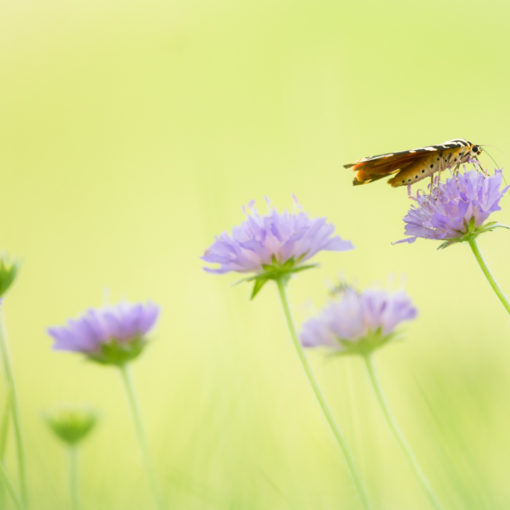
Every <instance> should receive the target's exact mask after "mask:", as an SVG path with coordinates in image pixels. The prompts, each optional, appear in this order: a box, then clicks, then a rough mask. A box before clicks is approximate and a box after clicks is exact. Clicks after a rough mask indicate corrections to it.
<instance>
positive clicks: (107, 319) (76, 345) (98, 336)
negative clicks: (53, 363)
mask: <svg viewBox="0 0 510 510" xmlns="http://www.w3.org/2000/svg"><path fill="white" fill-rule="evenodd" d="M158 315H159V307H158V306H156V305H155V304H154V303H151V302H150V301H149V302H147V303H136V304H130V303H125V302H123V303H119V304H117V305H114V306H106V307H104V308H99V309H92V308H91V309H89V310H87V312H85V314H84V315H82V316H81V317H80V318H78V319H70V320H69V321H68V322H67V324H66V325H65V326H55V327H52V328H49V329H48V333H49V334H50V335H51V336H52V337H53V338H54V340H55V343H54V344H53V348H54V349H57V350H65V351H76V352H82V353H84V354H93V353H97V352H98V351H99V350H100V348H101V345H102V344H103V343H107V342H111V341H116V342H118V343H121V344H122V343H129V342H130V341H132V340H135V339H139V338H143V337H144V336H145V335H146V334H147V333H148V332H149V331H150V329H151V328H152V327H153V326H154V324H155V323H156V320H157V318H158Z"/></svg>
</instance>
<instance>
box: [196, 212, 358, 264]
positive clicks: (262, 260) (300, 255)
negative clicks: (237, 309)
mask: <svg viewBox="0 0 510 510" xmlns="http://www.w3.org/2000/svg"><path fill="white" fill-rule="evenodd" d="M246 216H247V218H246V221H244V222H243V223H242V224H241V225H239V226H237V227H234V229H233V230H232V234H228V233H226V232H224V233H222V234H221V235H220V236H219V237H216V240H215V242H214V243H213V244H212V245H211V246H210V247H209V249H208V250H207V251H206V252H205V254H204V255H203V256H202V259H203V260H205V261H206V262H210V263H217V264H219V267H217V268H210V267H205V268H204V269H205V270H206V271H209V272H211V273H228V272H230V271H237V272H240V273H248V272H259V271H261V270H262V265H265V264H272V263H273V262H274V260H276V262H278V263H280V264H281V263H284V262H286V261H288V260H290V259H293V260H294V261H299V262H302V261H305V260H308V259H310V258H311V257H313V256H314V255H315V254H316V253H317V252H319V251H322V250H328V251H344V250H351V249H353V245H352V243H351V242H350V241H344V240H342V239H341V238H340V237H339V236H334V235H333V234H334V231H335V227H334V226H333V225H331V224H328V223H327V221H326V219H325V218H314V219H311V218H309V217H308V215H307V214H306V213H305V212H303V211H301V210H298V211H297V212H288V211H284V212H283V213H278V212H277V211H276V210H275V209H272V210H271V211H270V212H269V213H268V214H266V215H264V216H262V215H260V214H259V213H258V212H257V210H256V209H255V208H254V206H253V203H251V204H250V205H249V208H248V211H246Z"/></svg>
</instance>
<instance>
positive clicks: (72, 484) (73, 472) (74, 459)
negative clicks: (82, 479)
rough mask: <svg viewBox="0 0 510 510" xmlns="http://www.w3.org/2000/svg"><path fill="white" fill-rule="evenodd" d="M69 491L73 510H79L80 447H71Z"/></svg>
mask: <svg viewBox="0 0 510 510" xmlns="http://www.w3.org/2000/svg"><path fill="white" fill-rule="evenodd" d="M69 490H70V493H71V510H79V508H80V503H79V498H78V447H77V446H75V445H71V446H70V447H69Z"/></svg>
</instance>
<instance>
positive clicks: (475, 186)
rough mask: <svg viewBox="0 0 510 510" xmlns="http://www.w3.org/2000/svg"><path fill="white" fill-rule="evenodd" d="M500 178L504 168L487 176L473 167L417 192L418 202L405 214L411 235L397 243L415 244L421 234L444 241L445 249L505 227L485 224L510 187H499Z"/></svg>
mask: <svg viewBox="0 0 510 510" xmlns="http://www.w3.org/2000/svg"><path fill="white" fill-rule="evenodd" d="M501 180H502V174H501V171H496V172H495V173H494V174H493V175H490V176H485V175H483V174H481V173H480V172H477V171H474V170H471V171H469V172H466V173H464V174H458V175H454V176H453V177H451V178H450V179H448V180H447V181H446V182H444V183H441V184H439V185H438V186H437V187H435V188H434V189H432V190H431V192H430V193H428V194H418V195H417V196H416V201H417V205H413V206H412V207H411V209H410V210H409V212H408V213H407V214H406V216H405V217H404V222H405V224H406V225H405V233H406V234H407V235H408V236H410V237H407V238H405V239H402V240H401V241H398V242H408V243H413V242H414V241H416V239H417V238H418V237H422V238H424V239H436V240H440V241H444V242H443V244H442V245H441V247H442V248H444V247H446V246H449V245H450V244H452V243H455V242H460V241H466V240H468V239H470V238H473V237H476V236H477V235H479V234H481V233H482V232H487V231H489V230H493V229H494V228H497V227H501V226H503V225H500V224H498V223H496V222H494V221H492V222H487V223H485V221H486V220H487V219H488V218H489V216H490V215H491V214H492V213H493V212H495V211H498V210H499V209H501V207H500V206H499V201H500V200H501V198H502V197H503V195H504V194H505V192H506V191H507V190H508V186H507V187H506V188H504V189H500V186H501Z"/></svg>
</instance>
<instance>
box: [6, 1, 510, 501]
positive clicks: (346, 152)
mask: <svg viewBox="0 0 510 510" xmlns="http://www.w3.org/2000/svg"><path fill="white" fill-rule="evenodd" d="M509 20H510V5H509V4H508V3H506V2H503V1H500V0H490V1H484V2H482V1H480V0H479V1H472V2H460V1H449V2H442V1H439V0H433V1H429V2H405V1H393V0H392V1H390V2H376V1H360V2H341V1H338V0H336V1H334V0H331V1H329V0H326V1H323V0H320V1H315V2H314V1H299V0H295V1H290V0H288V1H285V0H272V1H269V0H258V1H253V0H244V1H234V0H210V1H207V0H190V1H184V0H180V1H179V0H174V1H164V0H148V1H146V2H142V1H135V0H131V1H130V0H126V1H112V2H104V1H98V0H89V1H87V2H85V1H74V2H70V1H65V0H46V1H44V2H43V1H6V0H4V1H3V2H2V3H1V12H0V41H1V43H0V69H1V74H2V78H1V81H0V111H1V112H2V113H1V117H0V119H1V122H0V140H1V141H0V169H1V189H2V193H1V200H0V211H1V218H2V220H1V223H0V249H1V250H6V251H8V252H9V253H12V254H16V255H19V256H20V257H22V259H23V267H22V271H21V273H20V276H19V278H18V280H17V282H16V284H15V286H14V288H13V289H12V291H10V293H9V295H8V297H7V299H6V302H5V314H6V319H7V326H8V329H9V337H10V338H9V340H10V345H11V351H12V357H13V362H14V369H15V374H16V377H17V382H18V386H19V388H18V389H19V397H20V401H21V412H22V420H23V425H24V431H25V436H26V450H27V461H28V469H29V481H30V491H31V500H32V506H33V509H34V510H55V509H59V510H60V509H66V508H69V499H68V497H69V496H68V482H67V466H66V462H65V461H66V457H65V452H64V449H63V448H62V446H61V445H60V444H58V442H57V441H56V440H55V439H54V438H53V437H52V436H51V435H50V432H49V431H48V430H47V427H46V426H45V424H44V423H43V421H42V420H41V413H42V412H43V411H44V410H45V409H46V408H47V407H50V406H52V405H54V404H55V403H58V402H61V401H64V402H74V401H77V402H88V403H90V404H92V405H93V406H95V407H97V408H98V409H99V410H100V413H101V421H100V423H99V425H98V427H97V430H96V431H95V432H94V434H92V436H91V437H90V439H89V440H87V441H86V442H85V443H84V444H83V449H82V452H81V454H82V455H81V465H80V467H81V473H80V484H81V487H80V488H81V496H82V510H101V509H107V510H121V509H122V510H131V509H133V510H134V509H136V510H139V509H143V510H145V509H147V510H148V509H150V508H152V506H151V505H152V500H151V497H150V494H149V492H148V487H147V485H146V481H145V477H144V474H143V472H142V465H141V460H140V457H139V454H138V449H137V445H136V443H135V436H134V433H133V427H132V423H131V421H130V416H129V412H128V408H127V405H126V401H125V396H124V394H123V392H122V387H121V383H120V378H119V375H118V374H117V373H116V370H114V369H113V368H103V367H100V366H96V365H93V364H91V363H89V362H86V361H84V360H83V359H82V358H81V357H80V356H79V355H73V354H68V353H60V352H58V353H57V352H53V351H52V350H51V339H50V338H49V337H48V336H47V334H46V332H45V329H46V327H47V326H49V325H53V324H60V323H63V322H64V321H65V320H66V319H67V318H68V317H72V316H76V315H78V314H79V313H80V312H81V311H83V310H84V309H86V308H88V307H89V306H98V305H101V304H102V303H104V302H105V300H109V301H111V302H116V301H118V300H120V299H123V298H126V299H128V300H131V301H136V300H146V299H151V300H153V301H155V302H156V303H158V304H160V305H161V307H162V310H163V311H162V316H161V319H160V321H159V325H158V328H157V330H156V333H155V335H154V339H153V340H154V341H153V344H152V345H151V347H150V348H148V349H147V351H146V353H145V354H144V356H143V357H142V358H141V359H140V360H139V361H137V362H136V364H135V365H134V367H133V369H134V375H135V377H136V381H137V386H138V393H139V396H140V398H141V401H142V407H143V411H144V417H145V422H146V428H147V432H148V434H149V437H150V443H151V449H152V452H153V454H154V457H155V462H156V464H157V471H158V475H159V477H160V480H161V483H162V485H163V487H164V493H165V497H166V499H167V501H168V508H169V509H170V508H171V509H179V510H195V509H196V510H198V509H200V510H202V509H204V510H205V509H207V510H209V509H211V510H220V509H221V510H226V509H230V510H244V509H246V510H252V509H257V510H268V509H275V510H280V509H281V510H287V509H288V510H291V509H292V510H298V509H303V510H305V509H306V510H330V509H331V510H332V509H340V508H341V509H349V510H350V509H353V510H356V509H358V508H361V507H360V506H359V503H358V499H357V496H356V493H355V492H354V489H353V485H352V483H351V480H350V478H349V474H348V471H347V469H346V466H345V462H344V460H343V458H342V457H341V455H340V454H339V452H338V450H337V447H336V445H335V443H334V441H333V439H332V436H331V433H330V431H329V430H328V428H327V426H326V424H325V422H324V420H323V418H322V416H321V414H320V411H319V408H318V406H317V404H316V402H315V400H314V397H313V394H312V392H311V390H310V388H309V386H308V385H307V382H306V380H305V378H304V376H303V373H302V371H301V368H300V366H299V364H298V360H297V358H296V356H295V353H294V351H293V350H292V346H291V344H290V341H289V338H288V333H287V331H286V329H285V323H284V320H283V317H282V314H281V310H280V305H279V303H278V300H277V294H276V290H275V288H273V287H274V286H270V285H268V286H267V287H266V288H264V290H263V292H262V293H261V294H260V295H259V296H258V297H257V299H255V300H254V301H252V302H250V301H249V300H248V297H249V292H250V289H249V287H248V286H242V285H241V286H237V287H232V286H231V284H232V283H233V282H234V281H235V280H236V277H235V276H233V275H228V276H214V275H210V274H207V273H205V272H203V271H202V263H201V261H200V259H199V257H200V255H202V253H203V251H204V250H205V249H206V248H207V246H208V245H209V244H210V243H211V242H212V240H213V236H214V235H215V234H217V233H220V232H221V231H223V230H227V229H230V228H231V227H232V226H233V225H235V224H238V223H240V222H241V221H242V219H243V215H242V211H241V207H242V205H244V204H246V203H247V202H248V201H249V200H250V199H256V200H257V201H258V203H259V205H260V208H261V209H263V207H264V206H263V201H264V196H266V195H267V196H268V197H270V199H271V201H272V202H273V204H274V205H275V206H277V207H278V208H279V209H284V208H287V207H291V206H292V199H291V194H292V193H295V194H296V195H297V196H298V198H299V199H300V201H301V203H302V204H303V206H304V207H305V209H306V210H307V211H309V212H310V214H311V215H312V216H327V217H328V219H329V220H330V221H331V222H332V223H334V224H335V225H336V227H337V230H338V232H339V233H340V235H341V236H342V237H344V238H346V239H350V240H352V241H353V242H354V244H355V245H356V250H354V251H352V252H347V253H341V254H336V253H324V254H321V255H320V256H319V261H320V262H321V268H320V269H319V270H314V271H308V272H305V273H303V274H301V275H299V276H298V277H296V278H295V279H294V280H293V281H292V282H291V284H290V285H289V294H290V299H291V303H292V305H293V309H294V312H295V316H296V320H297V322H298V324H301V323H302V321H303V320H304V319H306V318H307V317H309V316H310V314H311V313H312V311H313V310H314V309H315V308H318V307H320V306H322V304H323V303H324V301H325V299H326V294H327V291H326V282H327V281H328V280H329V281H332V280H334V279H335V278H336V277H337V275H338V274H339V273H342V274H343V275H345V277H346V278H348V279H349V280H353V281H355V282H356V283H358V284H359V285H362V286H366V285H369V284H373V283H382V284H386V283H387V282H388V279H389V275H393V276H394V278H395V279H396V280H397V281H400V280H401V279H403V278H405V279H406V282H407V283H406V288H407V290H408V292H409V294H410V295H411V296H412V298H413V300H414V301H415V303H416V305H417V306H418V308H419V310H420V316H419V318H418V319H417V320H416V321H414V322H413V323H412V324H410V325H408V326H407V327H405V332H406V335H405V341H404V342H400V343H395V344H393V345H391V346H390V347H388V348H386V349H384V350H383V351H381V353H380V354H379V355H378V356H377V362H378V365H379V369H380V372H381V377H382V381H383V384H384V386H385V389H386V391H387V393H388V399H389V401H390V404H391V405H392V406H393V409H394V412H395V414H396V416H397V418H398V420H399V422H400V424H401V426H402V428H403V429H404V431H405V432H406V434H407V436H408V439H409V442H410V443H411V445H412V446H413V447H414V449H415V451H416V454H417V456H418V458H419V459H420V461H421V463H422V465H423V467H424V469H425V471H426V472H427V474H428V475H429V476H430V478H431V482H432V484H433V486H434V487H435V488H436V489H437V492H438V494H439V496H440V498H441V499H442V501H443V502H444V505H445V508H446V509H448V510H449V509H455V510H461V509H476V510H479V509H487V510H494V509H506V508H510V488H509V486H508V480H507V478H508V476H507V473H508V471H509V469H510V460H509V459H510V431H509V430H510V429H509V426H508V424H509V422H510V402H509V398H508V395H509V390H510V376H509V374H508V372H509V370H508V366H509V360H510V321H509V318H508V316H506V313H505V311H504V309H503V307H502V306H501V305H500V303H499V302H498V301H497V300H496V297H495V296H494V294H493V293H492V291H491V289H490V287H489V286H488V284H487V282H486V281H485V280H484V279H483V276H482V273H481V272H480V270H479V268H478V267H477V265H476V262H475V260H474V258H473V257H472V254H471V253H470V252H469V248H468V246H467V245H466V246H464V245H456V246H453V247H451V248H448V249H447V250H444V251H441V252H438V251H437V250H436V247H437V243H435V242H432V241H431V242H426V241H418V242H417V243H416V244H414V245H409V246H408V245H398V246H392V245H391V242H392V241H396V240H398V239H401V238H402V237H403V223H402V217H403V215H404V214H405V212H406V211H407V208H408V203H409V202H408V198H407V194H406V191H405V189H396V190H395V189H391V188H390V187H389V186H387V185H386V184H384V182H380V183H375V184H373V185H370V186H367V187H358V188H353V187H352V185H351V181H352V172H349V171H347V170H344V169H343V168H342V166H341V165H342V163H346V162H349V161H352V160H355V159H357V158H359V157H361V156H365V155H371V154H377V153H381V152H388V151H392V150H399V149H406V148H411V147H415V146H420V145H426V144H433V143H440V142H442V141H444V140H447V139H450V138H457V137H465V138H468V139H470V140H472V141H473V142H475V143H479V144H487V149H488V150H489V151H490V152H491V154H492V155H493V156H494V157H495V158H496V160H497V161H498V163H499V165H501V166H503V167H508V166H509V165H510V141H509V140H510V136H509V135H510V128H509V127H508V119H509V116H510V101H509V97H510V96H509V86H508V83H509V79H510V68H509V64H508V49H509V46H510V34H509V32H508V22H509ZM482 161H484V162H485V164H486V165H491V166H493V164H492V163H491V161H490V160H488V159H487V158H485V159H483V158H482ZM502 206H503V210H502V211H501V212H500V213H498V219H499V220H501V221H502V222H503V223H510V202H509V199H508V197H507V198H506V199H504V200H503V202H502ZM480 246H481V248H482V249H483V250H484V252H485V254H486V256H487V259H488V262H489V263H490V265H491V267H492V269H493V270H494V273H495V274H496V276H497V277H498V279H499V281H500V283H501V285H502V286H503V288H505V289H506V290H507V292H510V267H509V255H508V253H509V250H510V234H509V233H508V232H506V231H504V230H500V231H496V232H494V233H491V234H487V235H484V236H483V237H481V238H480ZM309 357H310V359H311V362H312V364H313V367H314V370H315V372H316V374H317V377H318V379H319V380H320V382H321V384H322V385H323V388H324V391H325V394H326V396H327V399H328V401H329V402H330V404H331V407H332V409H333V410H334V413H335V416H336V417H337V419H338V422H339V423H340V424H341V426H342V427H343V429H344V431H345V435H346V437H347V440H348V442H349V444H350V446H351V448H352V450H353V453H354V455H355V457H356V460H357V463H358V465H359V467H360V470H361V473H362V476H363V479H364V480H365V483H366V485H367V487H368V491H369V494H370V496H371V499H372V501H373V502H375V505H374V506H375V508H376V509H377V510H410V509H412V510H421V509H423V510H426V509H428V508H430V507H429V504H428V502H427V499H426V497H425V495H424V494H423V491H422V489H421V487H420V486H419V485H418V484H417V482H416V481H415V478H414V476H413V473H412V472H411V471H410V470H409V468H408V465H407V463H406V459H405V458H404V457H403V455H402V453H401V451H400V450H399V449H398V445H397V444H396V442H395V441H394V439H393V437H392V436H391V434H390V432H389V430H388V429H387V427H386V424H385V423H384V421H383V417H382V415H381V412H380V410H379V408H378V407H377V402H376V401H375V398H374V396H373V394H372V393H371V392H370V387H369V385H368V380H367V377H366V374H365V372H364V371H363V366H362V363H361V362H360V360H357V359H341V360H337V361H331V360H328V359H326V357H325V356H324V355H323V354H321V353H320V352H311V353H309ZM11 439H12V438H11ZM8 466H9V469H10V472H12V474H13V477H14V475H15V472H16V470H15V457H14V451H13V447H12V444H11V445H10V449H9V456H8ZM14 478H15V477H14ZM5 508H6V510H7V509H10V508H11V507H9V506H8V504H7V506H6V507H5Z"/></svg>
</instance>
